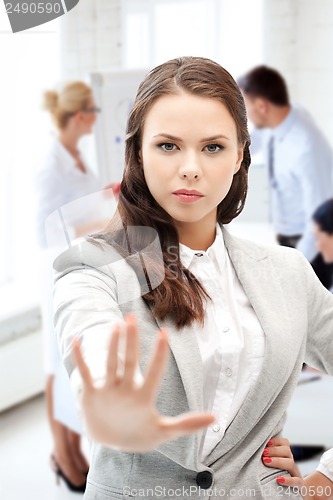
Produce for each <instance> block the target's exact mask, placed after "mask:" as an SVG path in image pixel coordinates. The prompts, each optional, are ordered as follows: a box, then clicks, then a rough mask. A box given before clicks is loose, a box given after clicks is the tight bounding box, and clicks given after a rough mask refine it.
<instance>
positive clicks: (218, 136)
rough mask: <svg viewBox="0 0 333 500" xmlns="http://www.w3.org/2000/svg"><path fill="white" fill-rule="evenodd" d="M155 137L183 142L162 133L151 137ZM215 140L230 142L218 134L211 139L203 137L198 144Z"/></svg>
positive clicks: (178, 138)
mask: <svg viewBox="0 0 333 500" xmlns="http://www.w3.org/2000/svg"><path fill="white" fill-rule="evenodd" d="M155 137H165V138H166V139H171V140H172V141H178V142H183V141H182V139H180V137H176V136H174V135H170V134H165V133H164V132H162V133H160V134H156V135H154V136H153V138H155ZM217 139H225V140H227V141H230V139H229V137H227V136H225V135H221V134H219V135H214V136H212V137H205V138H204V139H201V141H200V142H209V141H216V140H217Z"/></svg>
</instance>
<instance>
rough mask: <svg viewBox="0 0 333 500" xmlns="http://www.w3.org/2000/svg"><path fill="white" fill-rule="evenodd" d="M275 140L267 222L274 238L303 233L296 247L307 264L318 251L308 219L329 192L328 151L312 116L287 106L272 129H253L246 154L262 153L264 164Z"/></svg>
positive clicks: (331, 159) (332, 159)
mask: <svg viewBox="0 0 333 500" xmlns="http://www.w3.org/2000/svg"><path fill="white" fill-rule="evenodd" d="M271 137H273V138H274V146H273V153H272V156H273V164H274V174H275V176H274V179H273V180H272V179H271V183H270V198H271V218H272V222H273V226H274V230H275V232H276V233H277V234H282V235H285V236H292V235H303V237H302V238H301V240H300V241H299V243H298V245H297V248H298V250H300V251H301V252H302V253H303V254H304V256H305V257H306V258H307V259H308V260H309V261H311V260H312V259H313V258H314V257H315V255H316V254H317V253H318V251H317V250H316V248H315V244H314V236H313V232H312V215H313V213H314V211H315V210H316V208H317V207H318V206H319V205H321V203H323V202H324V201H326V200H327V199H328V198H331V197H332V192H333V153H332V148H331V146H330V145H329V143H328V141H327V140H326V138H325V137H324V135H323V134H322V132H321V131H320V130H319V129H318V128H317V126H316V124H315V123H314V121H313V120H312V118H311V116H310V115H309V114H308V113H307V112H306V111H305V110H304V109H301V108H299V107H294V106H292V107H291V110H290V112H289V114H288V116H287V117H286V118H285V119H284V121H283V122H282V123H281V124H280V125H278V126H277V127H275V128H274V129H262V130H255V131H254V132H253V134H252V135H251V139H252V146H251V152H252V153H253V154H255V153H256V152H257V151H258V150H260V149H262V150H263V152H264V154H265V155H266V164H267V165H268V162H269V142H270V138H271Z"/></svg>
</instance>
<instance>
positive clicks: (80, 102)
mask: <svg viewBox="0 0 333 500" xmlns="http://www.w3.org/2000/svg"><path fill="white" fill-rule="evenodd" d="M91 98H92V89H91V87H90V86H89V85H87V84H86V83H84V82H81V81H74V82H67V83H64V84H63V85H62V86H60V87H59V89H58V91H56V90H47V91H46V92H44V95H43V100H44V102H43V107H44V109H46V110H47V111H49V113H50V114H51V116H52V119H53V121H54V123H55V125H56V127H57V128H59V129H64V128H65V127H66V125H67V123H68V120H69V119H70V118H71V116H73V114H75V113H78V112H79V111H82V110H83V109H85V108H86V106H87V105H88V102H89V99H91Z"/></svg>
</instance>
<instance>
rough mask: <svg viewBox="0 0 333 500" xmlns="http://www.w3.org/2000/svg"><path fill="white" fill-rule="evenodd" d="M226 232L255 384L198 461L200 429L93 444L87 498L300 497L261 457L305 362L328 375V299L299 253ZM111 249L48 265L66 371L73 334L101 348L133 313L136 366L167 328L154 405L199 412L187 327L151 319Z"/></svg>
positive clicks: (193, 348)
mask: <svg viewBox="0 0 333 500" xmlns="http://www.w3.org/2000/svg"><path fill="white" fill-rule="evenodd" d="M223 236H224V241H225V246H226V249H227V251H228V253H229V256H230V259H231V261H232V264H233V266H234V269H235V271H236V273H237V275H238V277H239V280H240V282H241V283H242V286H243V287H244V290H245V292H246V294H247V296H248V298H249V300H250V302H251V304H252V306H253V308H254V310H255V312H256V314H257V316H258V318H259V320H260V323H261V325H262V327H263V330H264V333H265V337H266V344H265V357H264V363H263V367H262V370H261V373H260V376H259V378H258V380H257V382H256V383H255V385H254V386H253V387H252V389H251V391H250V392H249V393H248V395H247V397H246V399H245V401H244V403H243V405H242V407H241V409H240V410H239V412H238V414H237V415H236V417H235V418H234V420H233V421H232V422H231V424H230V425H229V427H228V429H227V430H226V433H225V435H224V437H223V439H222V440H221V441H220V443H219V444H218V445H217V446H216V447H215V448H214V449H213V451H212V452H211V454H210V455H209V456H208V457H207V459H206V460H205V461H204V463H202V462H200V460H199V443H200V437H201V435H200V433H198V434H195V435H191V436H187V437H182V438H179V439H177V440H175V441H171V442H168V443H165V444H163V445H162V446H160V447H159V448H158V449H156V450H154V451H152V452H149V453H144V454H140V453H135V454H131V453H124V452H119V451H116V450H112V449H109V448H106V447H103V446H100V445H98V444H92V456H91V469H90V472H89V476H88V485H87V490H86V493H85V496H84V498H85V500H93V499H98V500H107V499H113V500H116V499H127V498H128V499H132V498H146V499H153V498H192V499H197V498H208V496H209V495H210V496H211V497H212V498H214V497H222V498H223V497H227V496H231V497H234V498H238V497H242V498H244V497H245V496H255V497H256V498H265V497H270V498H272V499H275V498H276V499H277V498H281V497H283V496H286V497H287V498H290V497H295V498H296V497H298V498H300V497H299V496H298V495H297V494H296V493H295V494H293V493H291V492H290V490H289V491H286V490H285V489H284V488H283V487H282V486H279V485H278V484H277V483H276V481H275V479H276V477H277V476H278V475H281V474H282V475H283V474H287V472H286V471H283V472H282V473H281V471H279V470H277V469H271V468H267V467H265V466H264V465H263V464H262V461H261V455H262V452H263V449H264V447H265V444H266V443H267V441H268V440H269V439H270V438H271V437H272V436H274V435H277V434H279V433H281V431H282V429H283V424H284V421H285V411H286V408H287V406H288V403H289V401H290V399H291V396H292V394H293V392H294V389H295V386H296V384H297V381H298V378H299V373H300V370H301V366H302V363H303V362H304V361H306V363H307V364H309V365H311V366H313V367H315V368H318V369H319V370H321V371H323V372H326V373H330V374H333V296H332V294H331V293H330V292H328V291H327V290H326V289H324V287H323V286H322V285H321V283H320V282H319V280H318V279H317V277H316V276H315V274H314V273H313V271H312V269H311V266H310V265H309V264H308V263H307V261H306V260H305V259H304V257H303V256H302V255H301V254H300V253H299V252H298V251H296V250H293V249H289V248H282V247H279V246H277V245H272V246H267V247H266V246H262V245H259V244H255V243H253V242H250V241H247V240H243V239H240V238H236V237H234V236H231V235H230V234H229V233H228V232H227V231H226V230H225V229H224V228H223ZM111 254H114V250H113V249H112V248H111V247H110V246H107V245H100V246H99V245H93V244H91V243H89V242H85V243H84V245H83V246H82V245H81V246H80V249H79V250H78V249H77V248H75V247H74V248H73V249H71V250H68V251H67V252H65V253H64V254H62V255H61V256H60V257H59V258H58V259H57V261H56V263H55V267H56V283H55V324H56V331H57V336H58V340H59V345H60V349H61V352H62V356H63V359H64V363H65V366H66V368H67V370H68V372H69V374H70V375H71V374H72V371H73V365H72V361H71V358H70V355H69V346H70V342H71V340H72V338H73V337H74V336H75V335H79V336H83V337H84V338H85V337H86V338H87V339H88V341H90V346H92V349H96V351H98V349H99V348H100V344H101V343H100V342H99V339H100V338H102V336H103V335H104V333H105V328H107V326H108V324H110V323H112V321H114V319H115V318H121V317H123V315H124V314H126V313H127V312H133V313H134V314H135V315H136V316H137V318H138V323H139V329H140V349H141V362H140V365H141V368H142V370H143V371H144V370H145V367H146V364H147V363H148V361H149V359H150V355H151V352H152V347H153V345H154V344H155V337H156V333H157V331H158V327H162V326H163V327H164V328H166V329H167V330H168V338H169V344H170V349H171V355H170V359H169V364H168V369H167V371H166V373H165V375H164V379H163V381H162V384H161V387H160V390H159V393H158V398H157V407H158V409H159V411H160V412H161V413H162V414H164V415H177V414H179V413H182V412H186V411H189V410H190V411H192V410H193V411H194V410H203V401H202V399H203V398H202V391H203V382H202V365H201V358H200V353H199V348H198V345H197V342H196V338H195V335H193V333H192V331H191V328H188V327H185V328H183V329H182V330H181V331H177V330H176V329H175V328H174V326H173V324H172V323H171V321H170V320H166V321H158V320H156V319H155V318H154V316H153V314H152V312H151V310H150V308H149V307H148V306H147V304H146V303H145V302H144V301H143V299H142V298H141V297H140V284H139V280H138V277H137V275H136V274H135V272H134V271H133V269H132V267H131V266H129V265H128V264H127V263H126V262H125V263H124V262H122V263H120V262H118V264H117V263H116V264H112V265H110V264H109V263H110V261H111V260H114V259H113V257H112V258H111ZM113 256H114V255H113ZM124 297H127V299H130V298H131V297H134V298H133V299H132V300H127V301H126V300H124ZM103 329H104V330H103ZM99 335H100V337H99ZM91 339H93V341H91ZM97 355H98V353H97Z"/></svg>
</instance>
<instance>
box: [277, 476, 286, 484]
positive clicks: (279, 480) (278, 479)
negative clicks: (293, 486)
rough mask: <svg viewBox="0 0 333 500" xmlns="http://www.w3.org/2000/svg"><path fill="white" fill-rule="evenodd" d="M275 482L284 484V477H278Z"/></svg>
mask: <svg viewBox="0 0 333 500" xmlns="http://www.w3.org/2000/svg"><path fill="white" fill-rule="evenodd" d="M276 480H277V482H278V483H285V482H286V480H285V478H284V477H278V478H277V479H276Z"/></svg>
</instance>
